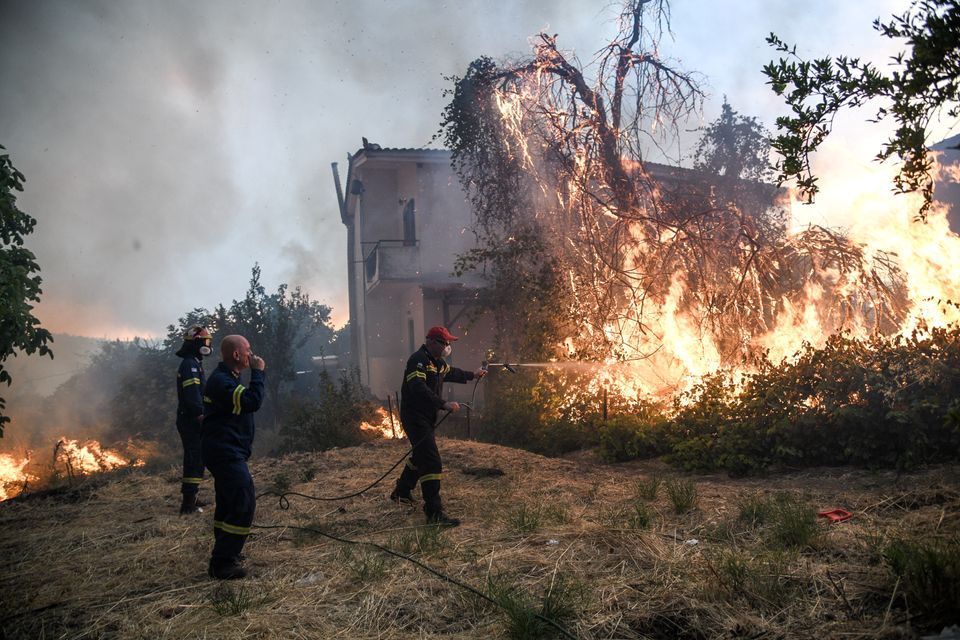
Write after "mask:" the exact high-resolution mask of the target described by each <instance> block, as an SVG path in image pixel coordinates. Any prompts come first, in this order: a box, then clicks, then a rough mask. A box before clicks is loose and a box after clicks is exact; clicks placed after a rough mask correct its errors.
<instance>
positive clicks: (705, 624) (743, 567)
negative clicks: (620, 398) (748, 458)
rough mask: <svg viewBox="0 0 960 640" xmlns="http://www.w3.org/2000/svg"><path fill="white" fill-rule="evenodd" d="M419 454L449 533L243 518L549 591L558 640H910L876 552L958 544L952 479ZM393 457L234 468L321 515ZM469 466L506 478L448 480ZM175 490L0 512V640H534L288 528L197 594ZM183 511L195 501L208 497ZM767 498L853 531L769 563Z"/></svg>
mask: <svg viewBox="0 0 960 640" xmlns="http://www.w3.org/2000/svg"><path fill="white" fill-rule="evenodd" d="M440 447H441V451H442V452H443V453H444V456H445V464H446V466H447V480H446V481H445V483H444V495H445V497H446V501H447V506H448V510H449V511H450V512H451V513H452V514H453V515H457V516H460V517H462V518H463V519H464V524H463V525H462V526H461V527H459V528H457V529H452V530H445V531H441V532H439V533H437V532H436V531H432V530H429V529H427V528H425V527H421V526H420V525H421V522H422V515H421V514H420V512H419V511H417V510H411V509H409V508H405V507H397V506H395V505H393V504H392V503H390V502H389V501H387V500H386V498H385V495H386V493H388V492H389V488H390V481H387V482H386V483H385V484H383V485H380V486H378V487H376V488H374V489H373V490H372V491H370V492H369V493H367V494H365V495H363V496H361V497H359V498H354V499H351V500H348V501H346V502H343V503H329V502H310V501H306V500H303V499H299V498H291V503H292V504H291V508H290V509H289V510H286V511H284V510H281V509H280V508H279V506H278V504H277V501H276V499H273V498H269V499H268V498H263V499H261V501H260V502H259V504H258V511H257V523H260V524H264V525H294V526H302V527H309V528H319V529H322V530H324V531H327V532H329V533H332V534H334V535H337V536H342V537H345V538H350V539H355V540H366V541H372V542H376V543H378V544H382V545H384V546H387V547H390V548H391V549H396V550H398V551H401V552H403V553H408V554H410V555H412V556H413V557H415V558H417V559H418V560H420V561H421V562H423V563H425V564H427V565H429V566H431V567H433V568H435V569H437V570H439V571H442V572H444V573H446V574H448V575H450V576H452V577H454V578H456V579H457V580H460V581H463V582H465V583H468V584H470V585H472V586H474V587H476V588H478V589H480V590H482V591H485V592H489V591H488V590H491V589H494V590H499V591H498V592H499V593H501V594H505V593H509V594H512V595H511V597H513V596H516V601H517V602H521V603H525V604H524V605H523V606H527V607H530V608H531V610H537V611H539V610H540V609H539V608H538V607H539V606H540V605H541V604H542V603H544V602H546V603H548V604H549V606H553V607H554V610H558V611H559V610H561V609H563V607H564V606H566V605H570V604H571V603H570V602H562V603H559V605H558V604H557V602H556V601H555V600H551V599H550V597H548V594H553V596H555V595H556V593H557V585H567V587H569V588H568V589H567V592H568V593H571V594H576V601H575V602H573V603H572V612H569V611H568V612H567V613H568V614H570V615H571V616H572V617H570V618H569V619H568V620H566V621H565V622H564V623H563V624H564V625H565V626H566V628H568V629H569V630H570V631H571V633H572V634H573V635H575V636H577V637H580V638H664V639H666V638H729V637H750V638H810V637H818V638H839V637H843V638H898V637H911V636H913V635H914V634H915V632H916V629H914V628H911V627H910V626H908V624H909V623H908V621H907V618H908V616H910V615H911V612H910V611H909V610H907V609H906V608H905V607H906V605H908V604H909V603H904V601H903V596H902V593H901V592H899V587H897V585H896V582H895V580H894V579H893V578H892V576H891V575H890V572H889V571H888V570H887V568H886V567H885V565H884V563H883V561H882V556H881V549H882V548H883V545H884V544H885V543H886V541H888V540H891V539H893V538H895V537H898V536H901V535H904V534H910V535H915V536H920V537H927V538H939V537H941V536H942V537H947V536H950V535H953V536H956V535H957V534H958V532H960V508H958V507H960V486H958V477H960V474H958V471H960V466H949V467H938V468H934V469H929V470H926V471H923V472H920V473H916V474H911V475H909V476H899V477H898V476H897V475H896V474H894V473H888V472H883V473H869V472H865V471H850V470H837V469H826V470H824V469H819V470H815V471H811V472H804V473H797V474H790V475H781V476H774V477H769V478H763V479H748V480H730V479H728V478H725V477H720V476H684V475H682V474H678V473H677V472H675V471H673V470H671V469H669V468H667V467H666V466H664V465H662V464H660V463H657V462H649V463H642V464H640V463H628V464H623V465H602V464H598V463H597V462H596V461H595V460H594V459H593V458H592V456H590V455H581V456H577V457H576V458H571V459H564V460H560V459H548V458H542V457H539V456H536V455H533V454H530V453H527V452H522V451H516V450H513V449H508V448H504V447H497V446H493V445H486V444H479V443H473V442H465V441H459V440H443V441H442V442H441V445H440ZM403 452H404V445H403V444H402V443H399V442H377V443H372V444H367V445H363V446H360V447H355V448H350V449H342V450H334V451H329V452H326V453H320V454H297V455H291V456H288V457H286V458H282V459H261V460H255V461H254V462H253V465H252V469H253V473H254V478H255V480H256V482H257V485H258V488H259V489H260V490H265V489H267V488H268V487H270V486H271V485H278V484H280V485H283V484H289V485H290V487H291V488H292V489H293V490H295V491H300V492H304V493H310V494H320V495H331V494H340V493H347V492H350V491H352V490H356V489H359V488H361V487H363V486H365V485H366V484H367V483H369V482H370V481H371V480H372V479H374V478H376V477H377V475H379V473H380V472H382V471H383V470H385V469H386V468H387V467H389V466H390V464H392V463H393V462H394V461H395V460H396V459H397V458H399V457H400V456H401V455H402V454H403ZM478 465H482V466H485V467H499V468H500V469H503V470H504V471H505V472H506V473H505V475H504V476H501V477H475V476H470V475H464V474H462V473H460V470H461V469H463V468H467V467H476V466H478ZM648 477H658V478H661V477H662V478H663V479H664V481H665V482H666V481H669V480H671V479H672V480H677V479H684V480H689V481H693V482H695V483H696V492H697V503H696V506H695V507H694V508H693V510H691V511H689V512H685V513H680V514H678V513H676V510H675V509H674V507H673V505H672V504H671V503H670V501H669V499H668V498H667V497H666V496H665V495H663V494H664V492H660V494H659V495H657V496H656V497H655V498H654V499H652V500H647V499H646V498H644V497H642V496H638V492H637V486H638V481H640V480H641V479H642V478H648ZM178 490H179V482H178V472H177V470H176V469H175V468H170V469H168V470H164V471H163V472H161V473H150V472H146V471H128V472H125V473H121V474H113V475H109V476H103V477H101V478H99V479H97V480H95V481H92V482H91V481H88V482H87V484H85V485H83V486H80V487H75V488H74V489H72V490H70V491H64V492H60V493H58V494H50V495H47V496H43V495H34V496H27V497H25V498H22V499H17V500H14V501H10V502H6V503H2V504H0V540H2V542H0V558H2V560H0V566H2V571H0V638H103V637H119V638H176V639H177V640H180V639H183V638H201V637H202V638H238V637H244V638H409V637H417V638H434V637H445V638H498V637H523V636H522V634H523V633H531V634H532V633H535V631H524V630H523V628H521V627H518V626H517V624H516V621H515V620H513V621H512V619H511V618H510V617H508V616H507V615H506V613H505V612H504V611H503V610H502V609H500V608H499V607H496V606H493V605H491V604H489V603H487V602H485V601H483V600H481V599H479V598H477V597H476V596H473V595H472V594H470V593H468V592H465V591H464V590H462V589H460V588H459V587H457V586H455V585H453V584H451V583H449V582H445V581H443V580H441V579H439V578H436V577H435V576H432V575H430V574H429V573H426V572H425V571H424V570H422V569H420V568H418V567H416V566H414V565H413V564H411V563H409V562H405V561H403V560H399V559H397V558H393V557H390V556H387V555H385V554H383V553H382V552H379V551H377V550H375V549H373V548H371V547H365V546H345V545H342V544H340V543H337V542H334V541H331V540H329V539H327V538H324V537H322V536H320V535H317V534H315V533H311V532H307V531H299V530H295V529H293V528H279V529H261V530H258V531H256V533H255V535H254V536H252V537H251V539H250V541H249V542H248V545H247V547H246V550H245V553H246V555H247V557H248V560H247V563H248V566H250V567H251V568H252V577H251V578H248V579H246V580H242V581H238V582H235V583H232V584H218V583H216V582H214V581H212V580H210V579H208V578H207V577H206V573H205V571H206V563H207V557H208V554H209V550H210V546H211V543H212V535H211V527H212V525H211V521H212V510H208V511H207V512H205V513H204V514H202V515H198V516H190V517H179V516H178V515H177V507H178V504H179V495H178ZM202 491H203V492H204V493H205V495H206V496H207V497H208V498H212V495H211V494H212V486H211V483H210V481H209V480H207V481H205V483H204V485H203V489H202ZM775 495H776V496H780V498H778V499H780V500H781V501H782V500H783V497H782V496H790V497H791V500H792V501H793V502H792V503H791V504H796V503H797V502H801V503H806V504H809V505H810V507H811V508H817V509H827V508H833V507H843V508H846V509H848V510H849V511H851V512H853V513H854V518H853V519H852V520H850V521H847V522H844V523H841V524H834V525H828V524H826V523H825V522H824V521H819V522H818V523H817V527H818V531H817V533H818V535H816V536H815V537H813V538H810V539H809V540H806V539H805V540H804V542H803V544H799V545H796V546H790V545H783V544H780V543H777V544H774V542H775V541H776V539H775V536H774V537H772V536H773V534H772V533H771V532H773V531H775V528H774V527H773V526H772V525H770V524H769V523H767V522H764V521H763V520H764V519H765V517H766V516H765V517H764V518H757V517H756V516H757V513H759V510H758V506H757V505H758V501H762V500H763V497H764V496H768V497H770V498H771V499H773V497H774V496H775ZM338 505H342V506H343V507H344V510H343V511H338V510H337V506H338ZM638 509H639V511H638ZM638 513H640V514H642V517H638ZM694 540H696V541H697V542H695V543H694V542H693V541H694ZM895 591H897V593H895ZM561 605H562V606H561ZM938 631H939V629H938Z"/></svg>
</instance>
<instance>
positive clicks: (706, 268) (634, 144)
mask: <svg viewBox="0 0 960 640" xmlns="http://www.w3.org/2000/svg"><path fill="white" fill-rule="evenodd" d="M669 29H670V14H669V5H668V3H667V2H666V0H630V1H629V2H627V3H626V4H625V6H624V7H623V9H622V11H621V13H620V15H619V30H618V34H617V36H616V37H615V38H614V39H613V40H612V41H611V42H610V43H609V44H607V45H605V46H604V47H603V48H602V49H600V51H599V52H598V53H597V54H596V56H595V57H594V59H593V61H592V62H591V63H590V64H589V65H582V64H581V63H580V62H579V61H578V60H577V59H576V57H575V56H574V55H573V54H571V53H568V52H565V51H563V50H561V49H560V47H559V46H558V39H557V36H555V35H548V34H545V33H541V34H539V35H538V36H537V37H536V38H535V44H534V47H533V55H532V56H531V57H530V58H528V59H524V60H519V61H511V62H501V63H498V62H494V61H493V60H491V59H489V58H481V59H479V60H476V61H474V62H473V63H472V64H471V65H470V67H469V69H468V70H467V72H466V74H465V76H464V77H462V78H455V79H454V80H455V86H454V88H453V90H452V91H451V95H452V100H451V102H450V103H449V105H448V106H447V108H446V110H445V112H444V118H443V134H444V141H445V143H446V144H447V145H448V146H449V147H450V148H451V149H452V151H453V163H454V169H455V170H456V172H457V174H458V175H459V177H460V179H461V180H462V183H463V185H464V187H465V189H466V190H467V192H468V194H469V197H470V200H471V203H472V205H473V208H474V210H475V214H476V225H475V229H474V231H475V233H476V236H477V240H478V246H477V248H476V249H474V250H473V251H470V252H468V253H466V254H464V255H463V256H461V258H460V260H459V262H458V269H459V270H460V271H461V272H462V271H466V270H471V269H479V270H483V272H484V273H485V274H486V276H487V277H488V283H489V286H488V287H487V289H486V290H485V291H484V292H483V299H482V301H483V302H484V303H485V304H486V305H487V306H488V307H489V308H491V309H493V310H494V311H495V312H496V313H495V314H494V316H495V317H497V318H498V320H499V321H501V322H504V323H510V331H509V332H506V331H504V330H503V329H504V328H505V327H506V326H507V325H506V324H504V326H502V327H501V335H502V336H503V338H504V340H507V341H510V340H512V341H513V344H507V345H505V346H506V347H507V348H508V349H509V350H510V351H511V352H512V353H517V354H520V355H521V356H526V357H550V356H552V357H560V358H563V357H575V358H578V359H588V360H605V359H611V358H613V359H616V360H627V361H640V360H647V361H651V362H652V361H658V364H657V365H655V368H656V369H658V370H660V371H669V372H671V373H670V376H669V377H664V376H663V375H662V374H660V373H658V374H657V376H658V378H659V380H660V382H661V383H665V384H666V386H670V385H671V383H670V379H672V380H674V381H675V380H676V379H677V377H676V375H675V374H679V375H683V374H684V373H690V372H693V373H704V372H706V371H707V370H710V369H712V368H715V367H716V366H721V365H724V364H731V363H738V362H740V361H742V360H743V359H744V358H747V359H750V358H754V357H755V356H757V355H759V354H761V353H763V352H764V350H765V349H767V348H769V347H770V346H771V342H770V339H769V338H770V336H773V335H775V334H776V332H777V331H778V329H781V328H782V327H784V326H785V325H789V326H790V327H793V328H794V329H795V328H796V327H797V326H798V325H801V324H803V323H805V322H806V323H810V322H815V324H816V327H817V331H818V332H819V331H822V330H824V329H825V330H826V331H827V332H830V331H836V330H840V329H843V328H850V327H857V328H866V329H867V330H869V331H888V330H891V329H892V328H893V327H895V326H896V324H897V321H898V319H899V317H900V316H901V315H902V314H903V312H904V299H903V295H902V277H901V275H900V272H899V271H898V269H897V267H896V265H895V264H894V262H893V260H892V259H891V257H890V256H889V255H886V254H883V253H882V252H875V251H865V250H864V248H863V247H860V246H858V245H856V244H854V243H852V242H850V241H849V240H848V239H846V238H845V237H844V236H843V235H841V234H839V233H837V232H834V231H831V230H828V229H823V228H816V227H814V228H810V229H807V230H805V231H803V232H800V233H795V234H788V233H787V231H786V228H785V224H783V223H782V219H781V220H779V221H778V219H777V217H778V216H780V217H781V218H782V210H778V209H777V208H776V206H775V203H774V202H773V198H772V196H773V195H774V193H775V189H773V188H769V193H770V195H771V199H770V201H768V202H767V206H765V207H754V208H749V207H744V206H742V203H741V202H738V201H737V199H730V198H727V197H723V196H722V194H723V193H728V191H727V192H725V191H724V190H723V189H722V188H720V187H721V186H722V184H721V182H722V181H721V180H718V176H717V175H715V174H711V173H710V172H709V171H702V172H700V173H699V179H698V180H697V181H696V182H694V183H690V182H689V181H686V182H684V183H682V184H680V185H674V186H670V185H668V184H666V183H664V181H662V180H658V179H655V178H654V177H653V176H652V175H651V172H650V170H649V168H650V167H649V166H648V164H647V163H646V160H645V155H646V153H647V151H648V150H649V149H651V148H657V147H662V146H663V145H665V144H669V143H670V142H671V140H673V139H676V137H677V133H678V129H679V127H680V126H681V125H682V124H683V123H685V122H686V121H687V119H688V118H690V117H691V116H693V115H694V114H696V113H697V112H698V110H699V109H700V108H701V106H702V100H703V92H702V90H701V88H700V84H699V78H698V76H697V75H696V74H695V73H691V72H687V71H684V70H683V69H681V68H680V67H679V66H678V65H677V64H676V63H675V62H674V61H673V60H670V59H668V58H666V57H663V56H662V55H661V54H660V51H661V49H660V46H659V44H660V41H661V39H662V37H663V36H664V35H666V34H668V33H669ZM726 179H727V180H728V181H729V180H735V181H743V180H744V178H743V177H741V176H739V175H737V176H726ZM759 186H761V187H762V186H763V185H759ZM523 298H526V299H529V300H531V302H532V304H530V305H518V304H517V300H518V299H523ZM811 310H812V313H813V314H814V316H811V315H810V314H811ZM660 386H662V384H661V385H660Z"/></svg>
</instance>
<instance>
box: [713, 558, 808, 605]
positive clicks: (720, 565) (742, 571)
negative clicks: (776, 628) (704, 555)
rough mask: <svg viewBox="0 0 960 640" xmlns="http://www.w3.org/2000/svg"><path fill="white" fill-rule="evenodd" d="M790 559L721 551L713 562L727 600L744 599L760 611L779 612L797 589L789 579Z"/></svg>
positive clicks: (790, 575)
mask: <svg viewBox="0 0 960 640" xmlns="http://www.w3.org/2000/svg"><path fill="white" fill-rule="evenodd" d="M793 558H794V556H793V555H790V554H784V553H780V552H769V553H766V554H764V555H761V556H758V557H753V556H751V555H748V554H747V553H745V552H742V551H737V550H724V551H723V552H721V554H720V557H719V558H718V559H717V562H716V567H715V571H716V575H711V578H710V583H711V584H713V582H714V580H713V579H714V578H719V583H720V584H719V585H717V586H720V587H722V588H723V589H724V590H726V592H727V594H728V596H729V597H730V598H731V599H734V600H736V599H741V598H742V599H745V600H747V601H748V602H749V603H750V604H751V605H752V606H754V607H757V608H759V609H761V610H768V611H769V610H774V611H776V610H779V609H781V608H782V607H784V606H787V605H788V604H789V603H790V602H791V601H792V600H793V599H794V598H795V597H796V594H797V591H798V590H799V589H800V587H801V585H799V584H798V583H797V581H796V579H795V578H794V577H793V573H794V572H793V571H792V570H791V564H792V562H793Z"/></svg>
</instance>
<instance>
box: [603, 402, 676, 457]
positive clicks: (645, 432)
mask: <svg viewBox="0 0 960 640" xmlns="http://www.w3.org/2000/svg"><path fill="white" fill-rule="evenodd" d="M635 411H636V413H630V414H619V415H616V416H612V417H611V418H610V419H608V420H607V422H606V424H604V425H602V426H601V427H600V446H599V449H598V453H599V454H600V457H601V458H603V459H604V460H606V461H608V462H625V461H627V460H634V459H637V458H641V459H643V458H654V457H656V456H660V455H663V454H665V453H667V452H669V451H670V440H669V431H670V424H669V422H667V420H666V419H665V418H663V417H661V416H659V415H656V414H655V410H654V408H653V407H652V406H641V407H637V408H636V409H635Z"/></svg>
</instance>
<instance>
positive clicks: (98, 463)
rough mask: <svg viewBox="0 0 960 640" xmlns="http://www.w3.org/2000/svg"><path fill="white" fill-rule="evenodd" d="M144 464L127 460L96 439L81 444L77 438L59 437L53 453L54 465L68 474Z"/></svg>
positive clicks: (140, 461) (97, 471)
mask: <svg viewBox="0 0 960 640" xmlns="http://www.w3.org/2000/svg"><path fill="white" fill-rule="evenodd" d="M144 464H145V463H144V461H143V460H140V459H134V460H129V459H127V458H125V457H124V456H122V455H120V454H119V453H118V452H116V451H114V450H112V449H106V448H104V447H102V446H101V445H100V443H99V442H97V441H96V440H88V441H87V442H86V443H84V444H81V443H80V442H79V441H78V440H71V439H70V438H61V439H60V441H59V442H58V443H57V446H56V449H55V454H54V467H56V468H60V469H64V470H66V472H67V473H68V474H75V473H76V474H81V475H85V474H89V473H99V472H102V471H112V470H114V469H119V468H120V467H126V466H134V467H141V466H143V465H144Z"/></svg>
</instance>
